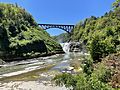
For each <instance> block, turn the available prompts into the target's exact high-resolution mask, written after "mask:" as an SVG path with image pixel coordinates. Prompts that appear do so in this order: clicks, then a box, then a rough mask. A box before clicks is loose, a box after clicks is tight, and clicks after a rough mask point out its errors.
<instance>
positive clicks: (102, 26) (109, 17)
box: [72, 8, 120, 60]
mask: <svg viewBox="0 0 120 90" xmlns="http://www.w3.org/2000/svg"><path fill="white" fill-rule="evenodd" d="M72 33H73V34H72V39H73V40H77V41H82V43H85V44H86V45H87V49H88V51H90V54H91V56H92V58H93V59H94V60H99V59H100V58H102V57H104V56H106V55H108V54H110V53H113V52H117V51H118V50H119V46H120V8H118V9H115V10H113V11H110V12H109V13H106V14H105V15H104V16H101V17H98V18H96V17H94V16H91V18H87V19H85V20H84V21H82V22H80V23H78V24H77V25H76V27H75V29H74V30H73V31H72Z"/></svg>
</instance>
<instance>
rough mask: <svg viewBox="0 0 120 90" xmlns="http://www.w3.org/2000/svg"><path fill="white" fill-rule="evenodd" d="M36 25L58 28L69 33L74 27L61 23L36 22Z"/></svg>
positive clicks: (43, 27)
mask: <svg viewBox="0 0 120 90" xmlns="http://www.w3.org/2000/svg"><path fill="white" fill-rule="evenodd" d="M38 25H39V26H40V27H41V28H42V29H44V30H47V29H50V28H59V29H62V30H64V31H66V32H67V33H69V34H71V31H72V29H73V28H74V25H63V24H38Z"/></svg>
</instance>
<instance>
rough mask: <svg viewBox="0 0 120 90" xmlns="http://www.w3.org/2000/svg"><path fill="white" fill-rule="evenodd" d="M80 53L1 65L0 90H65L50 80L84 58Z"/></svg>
mask: <svg viewBox="0 0 120 90" xmlns="http://www.w3.org/2000/svg"><path fill="white" fill-rule="evenodd" d="M85 56H86V55H85V54H82V53H67V54H56V55H53V56H48V57H39V58H33V59H28V60H22V61H13V62H9V63H6V64H4V65H1V68H0V90H67V89H66V88H65V87H59V86H54V84H52V82H51V80H52V78H53V77H54V76H55V75H58V74H61V73H62V72H64V71H65V70H66V69H68V68H69V67H71V65H73V64H75V63H79V62H80V61H81V60H82V59H84V58H85Z"/></svg>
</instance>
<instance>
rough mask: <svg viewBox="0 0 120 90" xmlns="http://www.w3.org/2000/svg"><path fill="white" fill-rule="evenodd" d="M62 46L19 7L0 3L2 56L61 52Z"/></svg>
mask: <svg viewBox="0 0 120 90" xmlns="http://www.w3.org/2000/svg"><path fill="white" fill-rule="evenodd" d="M61 50H62V49H61V46H60V45H59V44H58V43H56V42H55V41H54V40H53V39H52V38H51V37H50V35H49V34H48V33H47V32H46V31H44V30H42V29H41V28H40V27H39V26H38V25H37V23H36V22H35V21H34V19H33V17H32V16H31V15H30V14H29V13H27V12H26V11H25V9H22V8H21V7H18V5H17V4H16V5H13V4H4V3H0V55H1V57H2V58H3V59H5V57H7V58H10V57H13V56H16V57H19V56H22V57H23V56H30V57H31V56H35V55H41V54H44V53H51V52H57V51H61Z"/></svg>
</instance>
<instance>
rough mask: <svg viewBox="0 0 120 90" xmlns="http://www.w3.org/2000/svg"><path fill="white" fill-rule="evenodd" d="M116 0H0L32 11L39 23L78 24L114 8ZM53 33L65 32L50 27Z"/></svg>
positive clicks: (50, 32) (49, 31)
mask: <svg viewBox="0 0 120 90" xmlns="http://www.w3.org/2000/svg"><path fill="white" fill-rule="evenodd" d="M114 1H115V0H0V2H5V3H17V4H18V5H20V6H22V7H23V8H25V9H26V10H27V11H28V12H29V13H31V14H32V15H33V17H34V19H35V20H36V22H37V23H55V24H57V23H58V24H76V23H78V22H79V21H80V20H84V19H85V18H88V17H90V16H101V15H104V13H105V12H108V11H109V10H110V9H112V6H111V5H112V3H113V2H114ZM47 32H48V33H49V34H51V35H58V34H60V33H63V32H64V31H63V30H60V29H48V30H47Z"/></svg>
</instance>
